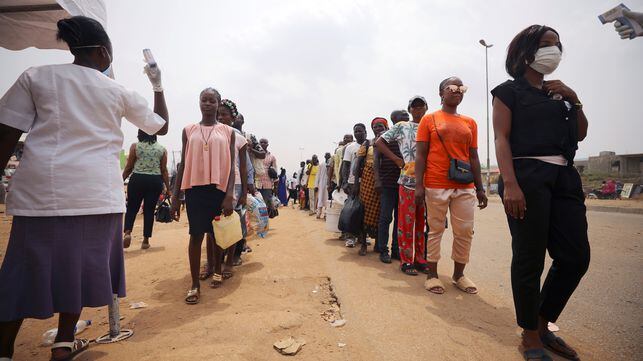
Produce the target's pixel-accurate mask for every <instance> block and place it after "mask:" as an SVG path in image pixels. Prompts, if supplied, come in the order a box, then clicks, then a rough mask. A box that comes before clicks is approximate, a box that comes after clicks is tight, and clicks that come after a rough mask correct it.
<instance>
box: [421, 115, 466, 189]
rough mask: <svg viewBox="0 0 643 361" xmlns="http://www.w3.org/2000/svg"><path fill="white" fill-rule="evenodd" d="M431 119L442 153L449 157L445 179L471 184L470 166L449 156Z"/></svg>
mask: <svg viewBox="0 0 643 361" xmlns="http://www.w3.org/2000/svg"><path fill="white" fill-rule="evenodd" d="M431 119H432V120H433V128H435V134H437V135H438V139H440V143H442V147H443V148H444V151H445V152H446V153H447V156H449V172H448V174H447V177H448V178H449V180H452V181H454V182H456V183H462V184H469V183H473V172H472V171H471V164H469V163H467V162H465V161H463V160H460V159H454V158H453V157H451V154H450V153H449V151H448V150H447V147H446V146H445V145H444V141H442V137H441V136H440V133H438V127H437V126H436V125H435V117H434V116H433V115H431Z"/></svg>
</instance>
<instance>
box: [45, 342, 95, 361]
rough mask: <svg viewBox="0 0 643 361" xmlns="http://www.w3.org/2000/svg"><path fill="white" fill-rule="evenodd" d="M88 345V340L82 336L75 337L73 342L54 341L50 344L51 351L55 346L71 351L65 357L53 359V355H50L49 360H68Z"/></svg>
mask: <svg viewBox="0 0 643 361" xmlns="http://www.w3.org/2000/svg"><path fill="white" fill-rule="evenodd" d="M88 347H89V340H87V339H84V338H77V339H75V340H74V342H56V343H54V344H53V345H51V349H52V351H53V350H54V349H57V348H68V349H69V350H70V351H71V352H70V353H69V355H67V357H65V358H62V359H55V358H53V356H52V357H51V361H70V360H72V359H73V358H74V357H76V356H77V355H78V354H79V353H81V352H83V351H85V350H87V348H88Z"/></svg>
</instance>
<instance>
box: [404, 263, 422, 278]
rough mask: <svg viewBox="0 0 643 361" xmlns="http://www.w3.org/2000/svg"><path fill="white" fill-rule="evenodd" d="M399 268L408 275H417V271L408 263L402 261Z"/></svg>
mask: <svg viewBox="0 0 643 361" xmlns="http://www.w3.org/2000/svg"><path fill="white" fill-rule="evenodd" d="M400 270H401V271H402V272H404V274H406V275H409V276H417V275H418V271H417V270H416V269H415V267H414V266H413V265H412V264H410V263H402V265H401V266H400Z"/></svg>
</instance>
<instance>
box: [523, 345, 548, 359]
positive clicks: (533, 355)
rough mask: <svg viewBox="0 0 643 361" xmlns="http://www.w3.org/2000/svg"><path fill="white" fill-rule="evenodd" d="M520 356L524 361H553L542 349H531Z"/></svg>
mask: <svg viewBox="0 0 643 361" xmlns="http://www.w3.org/2000/svg"><path fill="white" fill-rule="evenodd" d="M522 356H523V357H524V358H525V360H526V361H554V359H552V358H551V356H549V355H548V354H547V353H546V352H545V350H544V349H542V348H532V349H531V350H525V351H524V352H523V353H522Z"/></svg>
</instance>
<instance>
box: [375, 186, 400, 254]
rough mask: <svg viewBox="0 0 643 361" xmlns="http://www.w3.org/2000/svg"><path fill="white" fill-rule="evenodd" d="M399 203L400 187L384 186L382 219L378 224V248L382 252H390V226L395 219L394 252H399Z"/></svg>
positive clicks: (381, 196)
mask: <svg viewBox="0 0 643 361" xmlns="http://www.w3.org/2000/svg"><path fill="white" fill-rule="evenodd" d="M397 203H398V188H397V187H395V188H382V193H381V194H380V219H379V222H378V224H377V248H379V250H380V252H385V251H386V252H388V236H389V233H390V232H389V226H390V225H391V221H393V242H392V243H391V250H392V253H397V252H398V245H397Z"/></svg>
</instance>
